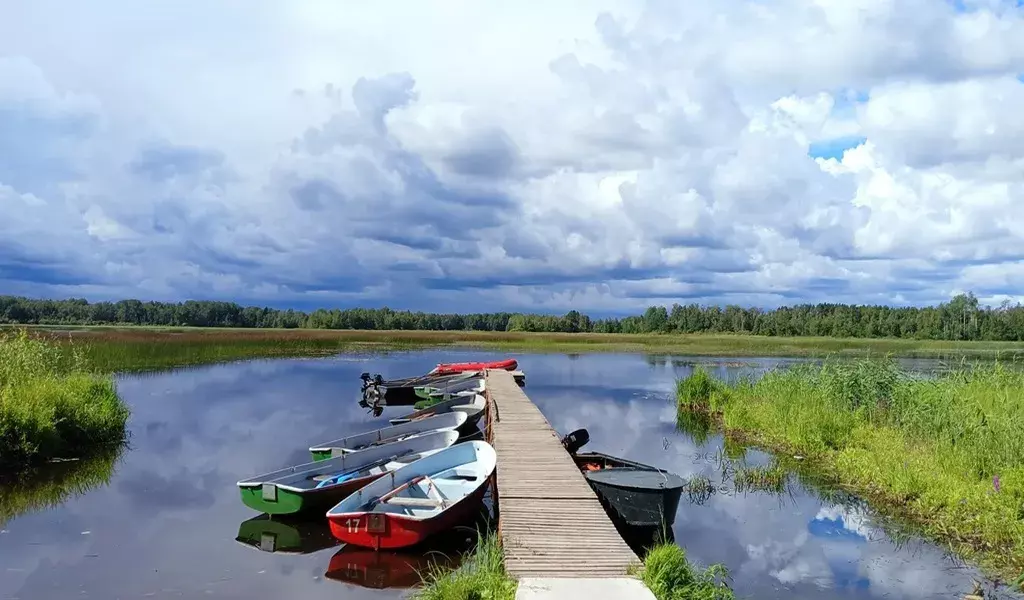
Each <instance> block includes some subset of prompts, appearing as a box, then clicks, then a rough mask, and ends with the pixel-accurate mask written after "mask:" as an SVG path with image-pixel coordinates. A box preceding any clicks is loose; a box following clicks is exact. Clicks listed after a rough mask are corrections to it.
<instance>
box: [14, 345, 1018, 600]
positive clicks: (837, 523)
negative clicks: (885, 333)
mask: <svg viewBox="0 0 1024 600" xmlns="http://www.w3.org/2000/svg"><path fill="white" fill-rule="evenodd" d="M515 356H516V358H518V359H519V362H520V367H521V368H522V369H523V370H524V371H525V372H526V375H527V383H526V388H525V391H526V392H527V394H528V395H529V396H530V398H531V399H533V400H534V401H535V402H536V403H537V405H538V406H539V407H540V408H541V410H542V411H543V412H544V414H545V415H546V416H547V417H548V419H549V421H550V422H551V424H552V426H554V427H555V428H556V429H557V430H558V431H560V432H563V433H567V432H569V431H572V430H575V429H578V428H581V427H585V428H587V429H588V430H589V432H590V436H591V441H590V443H589V444H588V445H587V446H586V447H585V448H584V451H587V450H590V451H599V452H605V453H608V454H613V455H616V456H623V457H626V458H631V459H634V460H638V461H641V462H645V463H649V464H654V465H657V466H659V467H662V468H665V469H669V470H671V471H674V472H675V473H677V474H679V475H681V476H683V477H690V476H693V475H696V474H703V475H706V476H708V477H710V478H711V479H712V481H714V482H715V483H716V485H719V486H720V487H721V491H719V493H716V494H714V495H712V496H711V497H710V498H708V499H707V500H706V501H705V502H702V503H699V504H693V503H690V502H688V501H687V496H686V494H684V496H683V500H682V502H681V506H680V509H679V512H678V515H677V517H676V523H675V527H674V534H675V539H676V541H677V542H678V543H679V544H681V545H683V546H684V547H685V548H686V549H687V552H688V554H689V556H690V557H691V558H693V559H696V560H697V561H698V562H701V563H705V564H707V563H712V562H721V563H724V564H725V565H726V566H727V567H729V569H730V570H731V572H732V586H733V588H734V589H735V590H736V591H737V593H738V595H739V596H740V597H748V598H786V599H789V600H792V599H794V598H807V599H811V598H813V599H828V598H849V597H863V598H882V597H884V598H955V597H962V595H963V594H966V593H968V592H969V591H970V590H971V588H972V580H973V578H975V577H978V575H977V573H976V572H975V571H974V570H973V569H971V568H970V567H967V566H964V565H961V564H957V562H956V561H954V560H952V559H950V558H949V557H947V556H946V555H945V554H944V553H943V552H942V551H941V550H940V549H938V548H937V547H935V546H933V545H931V544H928V543H924V542H921V541H919V540H915V539H913V538H912V539H910V540H904V541H901V542H900V543H896V542H894V541H892V540H890V539H889V538H887V537H886V535H885V534H884V533H883V532H882V531H881V530H879V529H878V528H877V527H875V526H874V525H873V523H872V519H871V516H870V514H869V513H867V512H865V511H863V510H860V509H856V508H850V507H849V506H843V505H837V504H834V503H832V502H829V501H826V500H822V499H821V497H820V496H819V495H818V494H817V493H816V492H815V491H814V490H809V489H805V488H804V487H802V486H800V485H799V484H794V485H791V486H790V488H789V489H788V490H787V493H786V494H784V495H778V494H770V493H750V492H748V493H735V492H729V491H728V488H729V486H728V485H727V482H724V481H723V480H722V472H721V468H720V463H719V461H717V460H716V455H720V454H721V453H720V452H719V450H720V449H721V439H720V438H718V437H716V436H711V437H710V438H708V439H707V440H706V441H704V443H702V444H697V443H696V442H694V441H693V439H692V438H691V437H690V436H688V435H687V434H684V433H680V432H678V431H677V430H676V428H675V410H674V407H673V391H674V384H675V379H676V378H677V377H681V376H685V375H686V374H687V373H688V372H689V370H690V368H691V366H692V364H693V363H695V362H702V363H705V364H710V365H712V370H713V372H715V373H716V374H719V375H726V376H730V377H733V376H737V375H741V374H751V373H757V372H760V371H763V370H764V369H766V368H770V367H772V366H775V365H779V364H783V363H787V362H793V361H786V360H784V359H732V360H727V359H721V360H719V359H707V358H701V359H688V358H685V357H655V356H644V355H635V354H589V355H549V354H543V355H515ZM501 357H504V355H496V354H490V353H485V352H473V353H467V352H454V351H452V352H438V351H417V352H401V353H391V354H388V355H368V354H367V355H344V356H339V357H335V358H329V359H293V360H273V361H253V362H246V363H235V364H229V365H216V366H209V367H202V368H196V369H188V370H179V371H174V372H166V373H158V374H150V375H137V376H125V377H121V378H120V379H119V388H120V391H121V393H122V396H123V397H124V398H125V399H126V400H127V401H128V402H129V403H130V404H131V407H132V410H133V415H132V419H131V422H130V427H131V436H132V437H131V448H130V449H129V450H127V451H125V452H124V453H123V454H122V455H121V456H120V458H119V459H118V462H117V463H116V465H115V467H114V472H113V475H112V476H111V477H110V478H109V481H108V482H106V483H103V484H101V485H98V486H95V487H93V488H91V489H88V490H87V491H84V493H81V494H79V495H76V496H74V497H72V498H70V499H68V500H66V501H64V502H63V503H62V504H59V505H57V506H54V507H50V508H35V509H29V510H24V511H23V512H20V514H15V515H13V516H11V514H10V513H11V512H13V511H14V510H15V509H14V508H11V507H14V506H17V505H18V501H19V500H23V498H24V494H25V492H24V491H23V490H22V491H16V490H12V489H10V488H2V487H0V519H3V518H4V516H5V512H4V511H6V517H7V519H8V520H7V522H6V523H3V522H2V521H0V523H2V524H0V598H2V599H22V600H46V599H50V598H53V599H67V598H84V599H102V600H116V599H121V598H126V599H127V598H199V597H203V598H218V599H220V598H247V599H248V598H252V597H261V598H273V597H288V598H303V599H305V600H315V599H319V598H346V599H353V600H360V599H368V600H380V599H385V598H398V597H402V596H403V595H404V594H406V593H407V590H406V589H402V588H388V589H374V588H373V587H367V586H373V585H377V584H381V583H384V584H387V583H393V584H397V585H403V584H407V583H408V581H406V580H407V579H408V577H403V576H402V572H401V567H402V565H403V564H404V562H410V561H408V560H407V561H404V562H403V560H401V559H400V558H395V557H392V556H390V555H389V556H385V557H375V556H373V555H372V554H366V553H358V552H352V550H351V549H345V548H343V547H342V546H340V544H339V543H336V542H335V541H334V540H333V538H331V537H330V535H329V533H326V524H323V525H322V526H319V527H318V526H316V525H315V524H314V525H313V526H304V527H299V526H295V527H291V526H286V527H285V529H283V530H278V537H277V542H276V544H277V548H276V549H277V550H288V549H292V550H299V551H303V552H306V553H304V554H302V553H298V554H290V553H284V552H281V551H277V552H267V551H261V550H260V549H259V548H258V547H254V546H253V545H252V544H255V546H259V544H260V541H259V540H260V532H261V531H265V530H267V527H273V526H276V524H269V525H268V524H267V523H261V520H259V519H257V520H255V521H253V520H252V519H254V517H257V514H256V513H255V512H254V511H252V510H250V509H248V508H247V507H245V506H244V505H243V504H242V503H241V501H240V499H239V495H238V491H237V488H236V486H235V482H236V481H238V480H240V479H243V478H246V477H248V476H251V475H256V474H259V473H263V472H267V471H270V470H273V469H276V468H280V467H283V466H287V465H289V464H294V463H298V462H305V461H307V460H308V452H307V447H308V446H309V445H310V444H311V443H316V442H321V441H324V440H329V439H334V438H337V437H341V436H343V435H347V434H350V433H357V432H361V431H366V430H370V429H375V428H378V427H383V426H385V425H387V418H388V417H389V416H393V415H394V414H399V413H401V412H406V411H407V410H408V408H407V407H397V408H391V409H388V410H387V411H385V413H384V416H383V417H380V418H373V417H372V416H370V415H368V414H367V411H366V410H365V409H363V408H360V407H359V406H358V405H357V403H356V401H357V399H358V397H359V379H358V377H359V374H360V373H362V372H364V371H369V372H372V373H376V372H381V373H382V374H383V375H384V376H385V378H388V377H401V376H407V375H414V374H418V373H423V372H426V371H427V370H429V369H430V368H432V367H433V366H434V365H435V364H436V363H438V362H450V361H458V360H472V359H476V358H485V359H487V358H501ZM911 366H913V367H915V368H921V369H925V370H927V369H930V368H933V367H934V366H935V364H933V363H928V362H922V361H915V362H913V363H911ZM746 460H747V461H748V462H752V463H758V462H764V461H765V460H767V457H766V456H765V455H763V454H761V453H757V452H748V454H747V458H746ZM22 504H24V503H22ZM19 510H21V509H19ZM247 521H248V523H247ZM253 532H255V533H253ZM240 535H241V536H242V537H245V535H251V536H252V540H253V542H252V544H246V543H243V542H240V541H238V540H237V539H236V538H238V537H239V536H240ZM451 537H452V538H455V539H454V541H452V540H444V544H439V546H438V547H439V548H442V550H444V551H448V553H449V554H451V552H450V551H449V550H448V549H450V548H457V547H461V546H460V542H461V541H462V540H463V539H464V537H465V536H462V535H460V534H456V535H454V536H451ZM411 562H412V563H413V564H414V566H416V565H419V564H420V563H419V562H418V561H417V560H416V559H415V557H414V558H413V559H412V560H411ZM360 582H361V583H362V584H364V585H359V583H360ZM999 594H1000V596H999V597H1009V596H1008V595H1007V594H1006V592H1005V591H1001V592H999ZM989 597H992V596H989Z"/></svg>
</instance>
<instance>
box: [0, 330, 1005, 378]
mask: <svg viewBox="0 0 1024 600" xmlns="http://www.w3.org/2000/svg"><path fill="white" fill-rule="evenodd" d="M3 329H4V326H2V325H0V332H2V331H3ZM7 329H11V330H17V329H27V330H28V331H29V332H30V333H31V335H32V337H36V338H43V339H49V340H53V341H56V342H58V343H60V344H62V345H66V346H69V347H70V346H73V347H75V348H77V349H78V351H79V352H80V353H81V354H82V355H83V357H84V358H85V360H86V362H87V363H88V365H89V366H90V367H92V368H94V369H96V370H98V371H102V372H128V371H151V370H160V369H169V368H175V367H183V366H192V365H203V364H210V363H219V362H229V361H236V360H247V359H257V358H284V357H303V356H330V355H333V354H338V353H342V352H376V351H392V350H414V349H423V348H449V349H479V350H484V351H495V352H507V353H509V354H512V355H514V354H515V353H518V352H531V353H536V352H539V353H543V352H553V353H566V354H582V353H592V352H633V353H644V354H654V355H683V356H695V357H698V356H717V357H737V358H739V357H755V356H782V357H819V358H824V357H827V356H830V355H839V356H851V357H862V356H884V355H892V356H901V357H919V358H941V359H950V360H956V359H960V358H963V357H968V358H972V359H986V360H989V359H1000V360H1004V361H1008V362H1009V361H1024V344H1020V343H1013V342H991V341H988V342H985V341H982V342H970V341H968V342H965V341H950V340H903V339H864V338H823V337H769V336H757V335H744V334H636V335H633V334H614V333H612V334H598V333H534V332H492V331H404V330H390V331H387V330H385V331H374V330H345V329H239V328H225V327H208V328H192V327H155V326H150V327H147V326H73V325H71V326H29V327H23V326H7Z"/></svg>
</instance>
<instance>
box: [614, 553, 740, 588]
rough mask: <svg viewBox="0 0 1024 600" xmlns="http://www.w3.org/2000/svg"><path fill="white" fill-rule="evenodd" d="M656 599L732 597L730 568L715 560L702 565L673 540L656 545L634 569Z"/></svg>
mask: <svg viewBox="0 0 1024 600" xmlns="http://www.w3.org/2000/svg"><path fill="white" fill-rule="evenodd" d="M634 574H635V575H636V576H638V577H639V579H640V580H641V581H642V582H643V583H644V585H646V586H647V587H648V588H649V589H650V590H651V592H653V593H654V596H655V597H656V598H658V600H732V599H733V598H735V595H734V594H733V591H732V590H731V589H730V588H729V586H728V580H729V571H728V569H726V568H725V566H724V565H720V564H715V565H711V566H709V567H706V568H704V569H701V568H700V567H697V566H695V565H693V564H691V563H690V560H689V559H688V558H687V556H686V551H685V550H684V549H683V548H681V547H679V546H677V545H675V544H660V545H658V546H655V547H654V548H652V549H651V550H650V552H648V553H647V556H645V557H644V563H643V566H642V567H640V568H639V569H638V570H637V571H635V572H634Z"/></svg>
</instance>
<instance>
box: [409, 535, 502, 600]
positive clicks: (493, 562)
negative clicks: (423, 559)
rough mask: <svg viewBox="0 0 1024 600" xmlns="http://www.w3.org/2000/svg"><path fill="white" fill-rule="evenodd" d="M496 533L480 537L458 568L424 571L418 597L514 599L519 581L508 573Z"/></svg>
mask: <svg viewBox="0 0 1024 600" xmlns="http://www.w3.org/2000/svg"><path fill="white" fill-rule="evenodd" d="M503 559H504V557H503V554H502V551H501V544H500V542H499V540H498V537H497V536H496V535H493V534H491V535H488V536H483V535H481V536H480V539H479V540H478V542H477V546H476V550H475V551H474V552H473V554H472V555H471V556H469V557H468V558H467V559H466V560H465V561H464V562H463V563H462V565H460V566H459V568H458V569H455V570H450V569H444V568H440V567H434V568H432V569H431V570H430V571H428V572H427V573H426V574H425V577H424V586H423V587H422V588H420V589H418V590H417V591H416V592H414V593H413V595H412V598H413V599H415V600H514V599H515V596H516V582H515V580H513V579H512V578H511V577H509V576H508V575H507V574H506V573H505V565H504V562H503Z"/></svg>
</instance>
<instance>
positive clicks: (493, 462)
mask: <svg viewBox="0 0 1024 600" xmlns="http://www.w3.org/2000/svg"><path fill="white" fill-rule="evenodd" d="M463 444H467V445H473V446H474V447H475V448H476V452H475V456H476V460H475V461H472V462H475V463H479V462H480V456H481V455H480V451H481V449H484V448H485V447H486V448H490V452H489V453H488V462H489V463H490V465H489V467H488V468H486V469H480V471H481V474H482V475H483V478H482V479H481V481H480V483H479V484H477V486H476V487H474V488H473V489H472V490H470V491H469V492H467V493H466V494H464V495H463V496H462V497H460V498H459V499H458V500H456V501H455V502H452V503H451V504H449V505H447V506H445V507H443V508H441V509H439V510H434V511H431V512H430V513H429V514H426V515H422V516H417V515H403V514H397V513H389V512H382V513H377V512H375V511H374V510H373V509H370V510H350V511H346V512H338V513H335V512H332V511H334V509H335V508H337V507H338V506H340V505H341V504H343V503H344V502H345V501H346V500H348V498H345V499H343V500H341V501H340V502H338V504H335V505H334V506H333V507H331V508H330V510H328V511H327V514H326V516H327V520H328V521H330V520H332V519H333V520H338V519H341V518H343V517H348V518H352V517H353V516H356V515H358V516H362V515H371V514H384V515H387V516H388V518H396V519H403V520H408V521H415V522H418V523H423V522H427V521H430V520H431V519H436V518H438V517H440V516H442V515H444V514H445V513H446V512H447V511H449V510H451V509H453V508H455V507H456V506H458V505H459V504H460V503H462V502H463V501H465V500H467V499H469V498H471V497H473V496H474V495H475V494H476V493H477V492H479V491H480V487H481V486H484V485H486V484H487V480H488V479H490V476H491V474H493V473H494V471H495V469H497V468H498V453H497V452H496V451H495V450H494V447H493V446H491V445H490V444H488V443H487V442H485V441H482V440H473V441H471V442H462V443H461V444H454V445H452V446H449V447H448V448H445V449H444V450H442V451H441V452H444V451H448V450H451V449H453V448H456V447H458V446H461V445H463ZM484 451H485V452H486V450H484ZM439 453H440V452H439ZM439 453H438V454H439ZM415 464H416V463H415V462H412V463H409V464H408V465H405V466H404V467H401V468H400V469H395V470H394V471H392V475H394V473H397V472H398V471H400V470H401V469H405V468H409V467H412V466H413V465H415ZM467 464H470V463H467V462H463V463H459V464H456V465H452V466H449V467H445V468H444V469H441V470H440V471H438V472H443V471H447V470H449V469H455V468H458V467H461V466H465V465H467ZM392 481H394V477H392ZM409 481H412V479H410V480H409ZM373 483H376V482H375V481H374V482H371V483H370V484H367V486H365V487H369V486H370V485H372V484H373ZM406 483H408V482H406ZM401 485H405V484H404V483H403V484H401ZM365 487H364V488H360V489H359V490H357V491H355V492H352V494H351V495H354V494H357V493H359V492H361V491H362V490H363V489H365ZM393 489H394V486H392V487H391V488H389V490H388V491H390V490H393ZM385 493H386V492H385ZM351 495H350V497H351ZM363 505H365V502H364V504H363ZM361 506H362V505H361Z"/></svg>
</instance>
